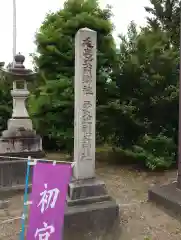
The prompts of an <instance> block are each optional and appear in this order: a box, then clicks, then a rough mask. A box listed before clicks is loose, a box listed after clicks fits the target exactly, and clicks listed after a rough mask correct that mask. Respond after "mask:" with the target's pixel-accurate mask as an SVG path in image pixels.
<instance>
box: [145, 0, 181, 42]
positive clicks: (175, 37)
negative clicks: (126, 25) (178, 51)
mask: <svg viewBox="0 0 181 240" xmlns="http://www.w3.org/2000/svg"><path fill="white" fill-rule="evenodd" d="M150 2H151V4H152V7H145V9H146V11H147V12H148V13H150V14H151V16H149V17H148V18H147V20H148V23H149V25H150V26H151V28H154V29H157V28H160V29H161V30H162V31H165V32H167V36H168V37H169V39H170V42H171V43H172V44H174V45H176V46H177V47H179V32H180V11H181V8H180V0H150Z"/></svg>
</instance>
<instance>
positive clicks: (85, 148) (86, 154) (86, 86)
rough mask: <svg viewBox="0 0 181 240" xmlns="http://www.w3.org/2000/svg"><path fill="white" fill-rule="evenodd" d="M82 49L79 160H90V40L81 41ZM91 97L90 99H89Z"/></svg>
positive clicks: (91, 53) (91, 116)
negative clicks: (80, 146) (80, 145)
mask: <svg viewBox="0 0 181 240" xmlns="http://www.w3.org/2000/svg"><path fill="white" fill-rule="evenodd" d="M82 47H83V66H82V67H83V78H82V91H83V103H82V132H83V139H82V148H81V149H82V151H81V160H92V156H91V148H92V144H91V142H92V136H93V133H92V124H93V122H92V118H93V115H92V114H94V113H93V111H94V110H93V106H92V101H91V100H92V99H93V97H94V94H93V87H92V63H93V61H94V58H93V48H94V45H93V44H92V41H91V38H90V37H87V38H85V39H84V40H83V41H82ZM89 97H91V99H90V98H89Z"/></svg>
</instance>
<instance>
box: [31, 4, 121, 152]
mask: <svg viewBox="0 0 181 240" xmlns="http://www.w3.org/2000/svg"><path fill="white" fill-rule="evenodd" d="M111 16H112V13H111V9H110V7H107V8H105V9H101V8H100V7H99V5H98V2H97V1H96V0H94V1H93V0H87V1H84V0H68V1H66V2H65V4H64V8H63V9H61V10H59V11H58V12H56V13H50V14H48V15H47V16H46V19H45V21H44V22H43V24H42V26H41V27H40V29H39V32H38V33H37V34H36V45H37V55H36V56H35V57H34V60H35V62H36V66H37V67H38V69H39V72H40V75H41V78H43V79H44V81H41V82H42V85H41V86H40V87H39V88H38V89H37V90H36V91H35V92H34V94H33V95H32V97H31V99H30V106H31V107H30V111H31V115H32V116H33V119H34V122H35V125H36V127H37V129H38V131H39V132H40V133H41V135H42V136H44V137H46V138H50V139H54V140H56V145H57V144H58V146H57V147H59V148H60V147H61V146H64V147H66V148H67V149H69V151H71V150H72V143H73V121H74V120H73V108H74V101H73V100H74V96H73V84H74V81H73V79H74V58H75V54H74V51H75V50H74V48H75V45H74V38H75V34H76V32H77V31H78V30H79V29H80V28H84V27H87V28H90V29H92V30H95V31H97V33H98V36H97V38H98V40H97V42H98V43H97V45H98V51H97V136H98V138H99V140H100V141H102V138H103V136H104V137H106V136H107V135H108V134H105V132H104V133H103V131H102V134H101V129H104V127H103V126H102V124H101V122H102V120H101V119H105V116H106V115H107V114H106V112H105V111H106V105H108V102H109V91H108V90H109V86H110V83H108V82H107V80H108V79H109V78H110V75H111V73H112V70H113V67H114V63H115V61H116V51H115V44H114V39H113V37H112V31H113V25H112V23H111V20H110V18H111Z"/></svg>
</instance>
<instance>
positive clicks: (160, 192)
mask: <svg viewBox="0 0 181 240" xmlns="http://www.w3.org/2000/svg"><path fill="white" fill-rule="evenodd" d="M180 47H181V24H180ZM179 82H180V84H179V85H180V86H179V132H178V138H179V141H178V142H179V143H178V174H177V179H176V181H174V182H171V183H169V184H166V185H162V186H155V187H153V188H151V189H150V190H149V191H148V198H149V200H150V201H153V202H156V203H158V204H160V205H162V206H163V207H165V208H166V209H170V210H172V211H173V212H174V213H176V214H177V213H178V214H180V213H181V50H180V81H179Z"/></svg>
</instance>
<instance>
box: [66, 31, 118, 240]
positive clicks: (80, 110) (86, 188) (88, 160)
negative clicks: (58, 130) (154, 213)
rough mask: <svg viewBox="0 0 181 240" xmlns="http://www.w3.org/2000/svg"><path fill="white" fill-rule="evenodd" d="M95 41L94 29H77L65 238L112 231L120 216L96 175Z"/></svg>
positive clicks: (116, 206)
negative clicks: (90, 232) (71, 173)
mask: <svg viewBox="0 0 181 240" xmlns="http://www.w3.org/2000/svg"><path fill="white" fill-rule="evenodd" d="M96 44H97V33H96V32H95V31H92V30H90V29H88V28H83V29H80V30H79V31H78V32H77V34H76V37H75V84H74V89H75V122H74V161H75V166H74V169H73V179H72V182H71V183H70V185H69V190H68V199H67V203H68V208H67V213H66V215H65V229H66V226H68V227H67V228H69V229H70V230H69V231H65V239H71V236H74V237H75V235H76V234H77V232H81V231H82V230H83V231H85V229H87V230H88V232H89V231H91V230H90V228H91V227H92V231H93V232H94V234H95V236H96V237H97V235H96V232H97V231H98V230H100V229H104V230H105V231H107V229H109V230H110V229H111V227H112V226H113V225H114V223H115V222H116V220H117V219H118V216H119V207H118V205H117V204H116V202H115V201H114V200H113V199H112V198H111V197H110V196H109V195H108V193H107V190H106V186H105V183H104V182H103V181H100V180H98V179H97V178H96V174H95V135H96V132H95V125H96V55H97V53H96V52H97V47H96ZM73 229H75V231H73ZM66 234H67V235H66ZM71 234H75V235H71ZM66 237H67V238H66ZM79 237H80V238H79V239H82V240H83V239H86V240H87V239H89V238H88V237H85V238H83V236H82V235H80V236H79ZM81 237H82V238H81ZM74 239H78V238H74ZM90 239H96V238H90ZM112 239H113V238H112Z"/></svg>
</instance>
